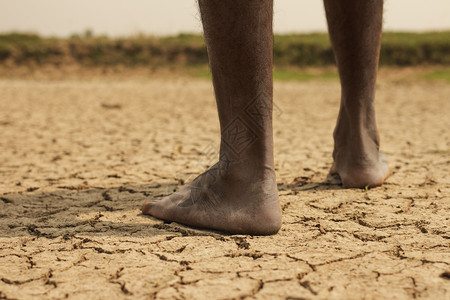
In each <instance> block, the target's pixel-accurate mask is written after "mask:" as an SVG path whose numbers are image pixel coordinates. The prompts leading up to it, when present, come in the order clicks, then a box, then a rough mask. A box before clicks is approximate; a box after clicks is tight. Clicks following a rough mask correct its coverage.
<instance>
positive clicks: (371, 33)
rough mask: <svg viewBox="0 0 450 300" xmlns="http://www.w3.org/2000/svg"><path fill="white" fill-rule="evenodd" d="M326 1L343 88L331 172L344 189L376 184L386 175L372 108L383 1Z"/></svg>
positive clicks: (386, 170) (385, 165) (330, 30)
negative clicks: (338, 178) (338, 179)
mask: <svg viewBox="0 0 450 300" xmlns="http://www.w3.org/2000/svg"><path fill="white" fill-rule="evenodd" d="M324 3H325V10H326V14H327V20H328V30H329V33H330V39H331V42H332V45H333V50H334V53H335V57H336V61H337V66H338V70H339V76H340V80H341V87H342V94H341V107H340V111H339V116H338V120H337V124H336V128H335V131H334V142H335V145H334V152H333V158H334V164H333V167H332V170H331V172H332V173H337V174H339V176H340V178H341V181H342V184H343V186H344V187H365V186H376V185H380V184H382V183H383V182H384V180H385V179H386V177H387V176H388V174H389V172H388V167H387V164H386V162H385V161H384V159H383V156H382V155H381V154H380V153H379V136H378V131H377V127H376V121H375V108H374V100H375V82H376V77H377V71H378V60H379V54H380V44H381V27H382V14H383V1H382V0H365V1H359V0H324Z"/></svg>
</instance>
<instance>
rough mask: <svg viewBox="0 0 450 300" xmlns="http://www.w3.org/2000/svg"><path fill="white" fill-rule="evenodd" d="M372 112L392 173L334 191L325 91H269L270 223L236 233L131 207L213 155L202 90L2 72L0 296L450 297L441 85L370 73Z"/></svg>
mask: <svg viewBox="0 0 450 300" xmlns="http://www.w3.org/2000/svg"><path fill="white" fill-rule="evenodd" d="M382 75H383V73H382ZM377 99H378V100H377V101H378V102H377V105H378V106H377V112H378V123H379V128H380V131H381V138H382V150H383V152H384V153H386V154H387V156H388V157H389V159H390V166H391V168H392V172H393V175H392V176H391V177H390V178H389V179H388V181H387V183H386V184H385V185H384V186H382V187H379V188H375V189H370V190H368V191H366V190H361V189H349V190H345V189H342V188H341V187H340V186H339V185H337V184H334V183H327V182H325V178H326V175H327V172H328V169H329V167H330V164H331V150H332V137H331V133H332V130H333V126H334V122H335V117H336V114H337V110H338V100H339V85H338V82H337V81H334V80H332V81H315V82H303V83H302V82H284V83H281V82H277V83H276V85H275V103H276V107H275V117H274V127H275V143H276V144H275V146H276V148H275V153H276V157H275V161H276V168H277V172H278V184H279V193H280V200H281V204H282V208H283V227H282V229H281V231H280V233H279V234H277V235H275V236H265V237H257V236H246V235H234V236H233V235H223V234H219V233H215V232H209V231H201V230H193V229H190V228H187V227H184V226H180V225H178V224H175V223H170V224H168V223H164V222H162V221H160V220H156V219H153V218H150V217H146V216H143V215H141V214H140V211H139V207H140V204H141V203H142V201H144V200H145V199H148V198H150V197H154V196H160V195H164V194H167V193H169V192H170V191H172V190H173V189H176V188H177V187H179V185H180V183H182V182H183V181H189V180H190V178H192V176H193V175H195V174H198V173H199V172H201V171H202V170H204V169H205V168H206V167H207V166H208V165H210V164H211V163H212V162H213V161H214V160H215V159H216V154H217V147H218V143H219V137H218V131H219V129H218V121H217V115H216V111H215V103H214V100H213V92H212V88H211V84H210V83H209V82H208V81H206V80H194V79H189V78H180V77H170V76H165V78H163V79H161V78H160V79H157V78H146V77H145V76H141V77H139V76H137V77H133V78H131V77H126V76H123V77H122V78H120V76H119V77H114V76H113V77H101V76H98V75H96V76H93V77H86V78H84V79H77V77H76V76H75V77H74V76H67V77H63V78H60V79H54V78H53V79H49V78H46V77H45V76H44V77H39V76H35V77H34V78H27V79H20V77H16V78H13V79H11V78H9V79H8V78H5V77H3V78H2V79H0V197H1V198H0V200H1V201H0V247H1V250H0V299H16V298H17V299H56V298H65V297H67V298H73V299H117V298H129V299H146V298H149V299H152V298H156V299H184V298H186V299H229V298H238V299H244V298H245V299H253V298H255V299H385V298H391V299H410V298H423V299H425V298H427V299H449V297H450V288H449V287H450V280H449V279H450V250H449V246H450V242H449V239H450V230H449V227H450V221H449V218H450V214H449V209H450V202H449V197H450V172H449V169H450V168H449V167H450V133H449V128H450V118H449V113H450V101H449V99H450V85H449V84H445V83H436V82H435V83H429V82H428V83H427V82H420V81H417V82H411V81H409V82H403V83H402V82H394V81H392V80H388V79H383V76H381V78H380V83H379V85H378V98H377Z"/></svg>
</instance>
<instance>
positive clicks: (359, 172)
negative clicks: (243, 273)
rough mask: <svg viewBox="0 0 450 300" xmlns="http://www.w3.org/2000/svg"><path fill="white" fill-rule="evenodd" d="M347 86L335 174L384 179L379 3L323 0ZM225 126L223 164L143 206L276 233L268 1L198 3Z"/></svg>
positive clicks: (365, 180)
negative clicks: (378, 102) (378, 114)
mask: <svg viewBox="0 0 450 300" xmlns="http://www.w3.org/2000/svg"><path fill="white" fill-rule="evenodd" d="M324 2H325V9H326V13H327V20H328V24H329V32H330V37H331V41H332V45H333V49H334V52H335V56H336V60H337V65H338V69H339V75H340V79H341V85H342V95H341V109H340V112H339V116H338V121H337V124H336V129H335V131H334V140H335V147H334V152H333V158H334V163H333V167H332V169H331V172H332V173H337V174H338V175H339V176H340V178H341V180H342V184H343V186H344V187H365V186H376V185H380V184H382V183H383V181H384V179H385V178H386V177H387V175H388V168H387V165H386V163H385V162H384V161H383V160H382V158H381V157H382V156H381V155H380V153H379V137H378V132H377V129H376V123H375V112H374V98H375V97H374V96H375V95H374V94H375V81H376V75H377V68H378V58H379V49H380V38H381V22H382V10H383V2H382V1H381V0H380V1H378V0H372V1H358V0H339V1H337V0H325V1H324ZM199 6H200V12H201V16H202V21H203V28H204V32H205V40H206V45H207V49H208V56H209V61H210V67H211V72H212V75H213V84H214V91H215V96H216V102H217V109H218V113H219V121H220V128H221V145H220V158H219V162H218V163H217V164H215V165H214V166H213V167H211V168H210V169H209V170H207V171H206V172H204V173H203V174H201V175H199V176H198V177H197V178H196V179H194V180H193V182H191V183H189V184H187V185H185V186H183V187H182V188H181V189H180V190H179V191H177V192H175V193H173V194H171V195H169V196H166V197H164V198H162V199H154V200H150V201H148V202H146V203H144V205H143V207H142V212H143V213H144V214H148V215H152V216H155V217H157V218H160V219H164V220H168V221H175V222H179V223H182V224H186V225H190V226H195V227H201V228H210V229H215V230H220V231H225V232H230V233H244V234H255V235H266V234H274V233H276V232H278V230H279V229H280V226H281V211H280V204H279V201H278V195H277V186H276V179H275V172H274V162H273V133H272V103H273V102H272V98H273V97H272V95H273V93H272V90H273V82H272V65H273V61H272V47H273V38H272V12H273V2H272V0H246V1H242V0H227V1H223V0H199Z"/></svg>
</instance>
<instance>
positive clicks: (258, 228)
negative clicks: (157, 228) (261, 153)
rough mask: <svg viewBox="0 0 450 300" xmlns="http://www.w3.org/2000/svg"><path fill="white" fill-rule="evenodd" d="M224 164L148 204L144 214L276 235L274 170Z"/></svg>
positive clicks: (278, 212) (277, 208)
mask: <svg viewBox="0 0 450 300" xmlns="http://www.w3.org/2000/svg"><path fill="white" fill-rule="evenodd" d="M224 164H225V163H224V162H222V161H220V162H218V163H217V164H215V165H214V166H213V167H211V168H210V169H209V170H207V171H206V172H204V173H203V174H201V175H199V176H198V177H197V178H196V179H194V181H193V182H191V183H189V184H187V185H185V186H183V187H182V188H181V189H180V190H179V191H177V192H175V193H173V194H171V195H168V196H166V197H164V198H162V199H154V200H149V201H147V202H146V203H144V205H143V206H142V213H143V214H146V215H152V216H154V217H157V218H159V219H163V220H167V221H175V222H178V223H181V224H185V225H190V226H195V227H200V228H207V229H216V230H220V231H226V232H230V233H241V234H255V235H267V234H275V233H277V232H278V230H279V229H280V226H281V210H280V204H279V202H278V193H277V186H276V180H275V173H274V172H273V170H268V169H266V170H258V169H257V168H254V167H249V166H248V165H234V166H231V167H230V166H226V165H224ZM256 178H259V179H256Z"/></svg>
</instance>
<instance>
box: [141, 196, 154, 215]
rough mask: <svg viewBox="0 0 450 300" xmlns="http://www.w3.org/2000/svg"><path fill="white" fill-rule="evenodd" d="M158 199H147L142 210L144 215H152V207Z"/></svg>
mask: <svg viewBox="0 0 450 300" xmlns="http://www.w3.org/2000/svg"><path fill="white" fill-rule="evenodd" d="M156 202H157V201H156V200H147V201H145V202H144V203H143V204H142V207H141V211H142V213H143V214H144V215H151V214H152V208H153V207H154V205H155V203H156Z"/></svg>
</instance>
